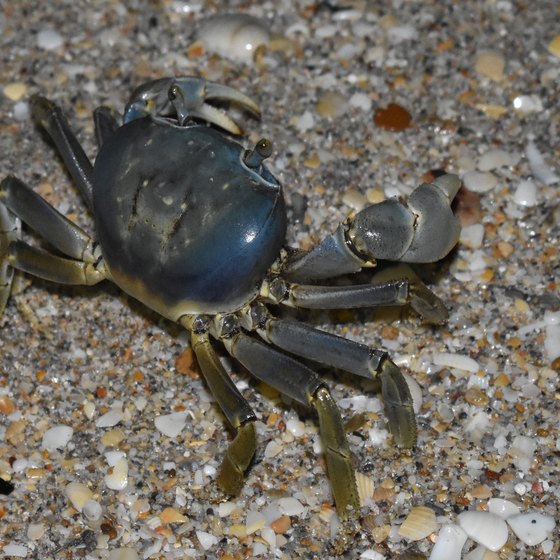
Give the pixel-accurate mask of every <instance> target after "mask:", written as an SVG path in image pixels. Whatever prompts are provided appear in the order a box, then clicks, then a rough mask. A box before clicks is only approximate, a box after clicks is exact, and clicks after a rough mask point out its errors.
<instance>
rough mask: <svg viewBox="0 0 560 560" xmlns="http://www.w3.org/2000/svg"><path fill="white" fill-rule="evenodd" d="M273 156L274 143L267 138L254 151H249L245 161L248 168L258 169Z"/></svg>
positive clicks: (260, 141) (258, 143) (257, 144)
mask: <svg viewBox="0 0 560 560" xmlns="http://www.w3.org/2000/svg"><path fill="white" fill-rule="evenodd" d="M271 154H272V142H271V141H270V140H268V139H267V138H261V139H260V140H259V141H258V142H257V143H256V144H255V148H254V149H253V150H247V152H246V153H245V157H244V158H243V161H244V162H245V165H246V166H247V167H250V168H251V169H257V168H258V167H259V166H260V165H261V163H262V162H263V161H264V160H265V159H266V158H268V157H270V155H271Z"/></svg>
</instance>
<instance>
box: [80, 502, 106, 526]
mask: <svg viewBox="0 0 560 560" xmlns="http://www.w3.org/2000/svg"><path fill="white" fill-rule="evenodd" d="M82 513H83V514H84V517H85V518H86V519H88V520H89V521H99V520H100V519H101V516H102V515H103V508H102V507H101V504H100V503H99V502H98V501H96V500H88V501H87V502H86V503H85V504H84V507H83V509H82Z"/></svg>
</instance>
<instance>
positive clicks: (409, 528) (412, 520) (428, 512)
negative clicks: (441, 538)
mask: <svg viewBox="0 0 560 560" xmlns="http://www.w3.org/2000/svg"><path fill="white" fill-rule="evenodd" d="M436 529H437V521H436V513H435V511H434V510H433V509H432V508H429V507H425V506H418V507H413V508H412V509H411V510H410V513H409V514H408V516H407V518H406V519H405V520H404V523H403V524H402V525H401V526H400V528H399V535H400V536H401V537H404V538H405V539H408V540H410V541H419V540H420V539H424V538H426V537H427V536H428V535H431V534H432V533H433V532H434V531H435V530H436Z"/></svg>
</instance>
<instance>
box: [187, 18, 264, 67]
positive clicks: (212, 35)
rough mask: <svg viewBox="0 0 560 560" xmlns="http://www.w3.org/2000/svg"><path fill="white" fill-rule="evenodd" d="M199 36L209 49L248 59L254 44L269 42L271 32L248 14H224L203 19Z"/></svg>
mask: <svg viewBox="0 0 560 560" xmlns="http://www.w3.org/2000/svg"><path fill="white" fill-rule="evenodd" d="M198 37H199V39H200V40H201V41H202V42H203V43H204V45H205V46H206V48H207V49H208V50H209V51H211V52H215V53H218V54H219V55H221V56H224V57H226V58H230V59H233V60H241V61H244V62H251V61H252V60H253V56H254V54H255V50H256V49H257V47H258V46H259V45H263V44H266V43H268V42H269V41H270V31H269V29H268V27H267V26H266V25H265V23H264V22H262V21H261V20H260V19H257V18H256V17H253V16H251V15H249V14H223V15H220V16H216V17H213V18H210V19H208V20H206V21H205V22H204V23H203V24H202V27H201V29H200V31H199V34H198Z"/></svg>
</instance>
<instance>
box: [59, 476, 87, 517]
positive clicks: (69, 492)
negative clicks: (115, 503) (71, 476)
mask: <svg viewBox="0 0 560 560" xmlns="http://www.w3.org/2000/svg"><path fill="white" fill-rule="evenodd" d="M64 493H65V494H66V497H67V498H68V499H69V500H70V502H71V504H72V506H73V507H74V508H75V509H77V510H78V511H80V512H81V511H82V509H83V507H84V506H85V505H86V503H87V502H88V501H89V500H91V499H93V492H92V491H91V490H90V489H89V488H88V487H87V486H86V485H85V484H82V483H81V482H70V483H69V484H67V485H66V486H65V487H64Z"/></svg>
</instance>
